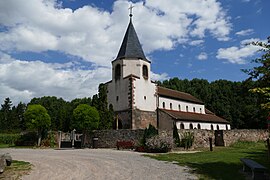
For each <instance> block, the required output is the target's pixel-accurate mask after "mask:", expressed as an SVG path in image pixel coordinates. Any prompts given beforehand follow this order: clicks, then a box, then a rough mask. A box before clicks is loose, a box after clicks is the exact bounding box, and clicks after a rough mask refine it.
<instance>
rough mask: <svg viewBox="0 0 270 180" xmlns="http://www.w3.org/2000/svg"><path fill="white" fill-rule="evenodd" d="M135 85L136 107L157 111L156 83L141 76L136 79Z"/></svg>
mask: <svg viewBox="0 0 270 180" xmlns="http://www.w3.org/2000/svg"><path fill="white" fill-rule="evenodd" d="M134 87H135V89H134V98H135V99H134V100H135V104H134V107H135V108H137V109H140V110H142V111H155V110H156V95H155V94H156V85H155V84H154V83H151V82H149V81H147V80H145V79H144V78H140V79H136V80H135V82H134Z"/></svg>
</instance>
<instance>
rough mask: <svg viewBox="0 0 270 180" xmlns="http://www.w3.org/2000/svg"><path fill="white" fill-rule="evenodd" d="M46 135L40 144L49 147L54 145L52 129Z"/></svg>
mask: <svg viewBox="0 0 270 180" xmlns="http://www.w3.org/2000/svg"><path fill="white" fill-rule="evenodd" d="M46 136H47V138H46V139H43V140H42V141H41V146H43V147H51V148H53V147H55V144H56V140H55V137H54V133H53V132H52V131H49V132H48V133H47V135H46Z"/></svg>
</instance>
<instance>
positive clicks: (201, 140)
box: [85, 129, 269, 149]
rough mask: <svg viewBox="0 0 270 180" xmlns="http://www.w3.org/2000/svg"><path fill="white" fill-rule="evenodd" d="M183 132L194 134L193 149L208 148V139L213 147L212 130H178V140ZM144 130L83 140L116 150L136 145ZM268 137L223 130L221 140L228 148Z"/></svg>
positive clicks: (102, 133)
mask: <svg viewBox="0 0 270 180" xmlns="http://www.w3.org/2000/svg"><path fill="white" fill-rule="evenodd" d="M184 132H193V133H194V144H193V148H194V149H196V148H208V147H209V137H211V138H212V142H213V146H215V131H212V130H202V129H192V130H188V129H181V130H178V133H179V136H180V139H181V137H183V133H184ZM143 133H144V130H143V129H138V130H130V129H120V130H99V131H94V132H93V133H92V134H88V135H87V136H86V139H85V143H86V147H92V146H93V141H92V139H93V137H97V138H98V141H97V147H98V148H116V142H117V141H134V142H135V143H138V142H139V141H140V140H141V139H142V137H143ZM159 133H166V134H167V135H169V136H172V131H162V130H160V132H159ZM268 137H269V132H268V131H267V130H249V129H242V130H238V129H237V130H224V131H223V139H224V144H225V146H230V145H231V144H233V143H236V142H237V141H252V142H257V141H264V140H266V139H267V138H268Z"/></svg>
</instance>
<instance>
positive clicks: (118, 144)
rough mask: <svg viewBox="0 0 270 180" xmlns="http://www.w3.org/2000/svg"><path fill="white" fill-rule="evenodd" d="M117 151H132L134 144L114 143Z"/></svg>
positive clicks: (129, 142)
mask: <svg viewBox="0 0 270 180" xmlns="http://www.w3.org/2000/svg"><path fill="white" fill-rule="evenodd" d="M116 147H117V150H119V149H120V148H122V149H133V148H134V142H133V141H117V142H116Z"/></svg>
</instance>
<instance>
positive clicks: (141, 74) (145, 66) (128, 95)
mask: <svg viewBox="0 0 270 180" xmlns="http://www.w3.org/2000/svg"><path fill="white" fill-rule="evenodd" d="M130 9H131V10H132V6H131V7H130ZM129 16H130V21H129V24H128V27H127V30H126V33H125V36H124V39H123V41H122V44H121V47H120V50H119V52H118V54H117V57H116V59H115V60H113V61H112V80H111V81H110V82H108V83H107V90H108V93H107V97H108V104H112V105H113V108H114V111H115V113H116V117H117V119H118V122H117V124H118V128H124V129H143V128H145V127H148V125H149V124H152V125H154V126H157V122H156V121H157V120H156V119H157V118H156V107H157V104H156V103H157V102H156V85H155V84H154V83H152V82H151V79H150V75H151V73H150V72H151V71H150V69H151V66H150V64H151V62H150V61H149V60H147V58H146V57H145V55H144V52H143V49H142V47H141V44H140V41H139V38H138V36H137V33H136V31H135V28H134V26H133V23H132V12H130V15H129Z"/></svg>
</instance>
